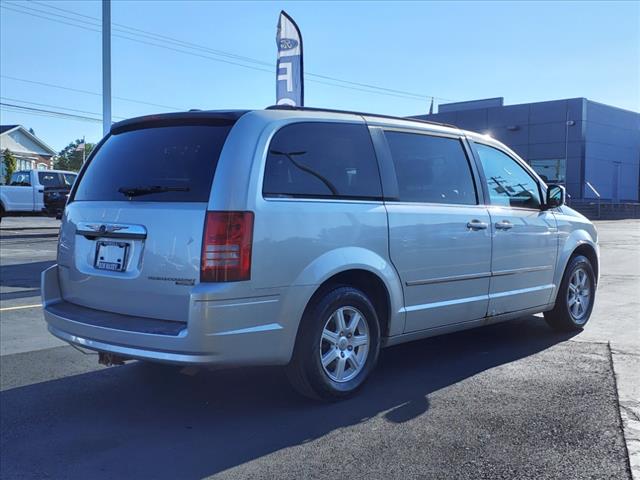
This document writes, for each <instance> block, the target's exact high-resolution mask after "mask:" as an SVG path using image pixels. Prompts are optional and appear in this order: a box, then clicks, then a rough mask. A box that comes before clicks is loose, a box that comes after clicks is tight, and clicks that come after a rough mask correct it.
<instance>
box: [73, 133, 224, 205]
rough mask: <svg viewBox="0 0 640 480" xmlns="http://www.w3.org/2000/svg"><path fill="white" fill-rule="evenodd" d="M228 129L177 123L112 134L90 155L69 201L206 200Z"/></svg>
mask: <svg viewBox="0 0 640 480" xmlns="http://www.w3.org/2000/svg"><path fill="white" fill-rule="evenodd" d="M230 129H231V126H230V125H224V126H211V125H206V126H205V125H179V126H165V127H154V128H144V129H139V130H130V131H126V132H122V133H118V134H115V135H111V136H109V138H108V139H107V140H106V141H105V142H104V144H103V145H102V146H101V147H100V149H99V150H98V151H97V152H96V154H95V155H94V156H93V157H92V158H91V161H90V163H89V165H88V166H87V169H86V171H85V172H84V174H83V175H82V177H81V178H80V180H79V184H78V187H77V191H76V192H75V195H74V198H73V200H75V201H89V200H91V201H105V200H106V201H122V200H124V201H132V202H135V201H142V202H206V201H208V200H209V192H210V189H211V183H212V181H213V174H214V173H215V169H216V166H217V163H218V157H219V156H220V152H221V150H222V146H223V145H224V142H225V140H226V138H227V134H228V133H229V130H230ZM123 192H124V193H123ZM141 193H143V194H141ZM128 194H131V195H128Z"/></svg>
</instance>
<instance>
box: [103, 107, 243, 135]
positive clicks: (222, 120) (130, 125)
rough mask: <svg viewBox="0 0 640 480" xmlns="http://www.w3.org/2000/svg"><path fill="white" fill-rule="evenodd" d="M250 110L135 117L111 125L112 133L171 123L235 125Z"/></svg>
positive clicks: (202, 111)
mask: <svg viewBox="0 0 640 480" xmlns="http://www.w3.org/2000/svg"><path fill="white" fill-rule="evenodd" d="M248 111H249V110H198V111H189V112H176V113H161V114H157V115H145V116H143V117H134V118H129V119H127V120H122V121H121V122H118V123H114V124H113V125H111V133H113V134H116V133H122V132H126V131H128V130H137V129H141V128H150V127H166V126H171V125H233V124H234V123H236V121H237V120H238V119H239V118H240V117H241V116H242V115H244V114H245V113H247V112H248Z"/></svg>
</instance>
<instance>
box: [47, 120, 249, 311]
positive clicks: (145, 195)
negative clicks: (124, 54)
mask: <svg viewBox="0 0 640 480" xmlns="http://www.w3.org/2000/svg"><path fill="white" fill-rule="evenodd" d="M241 114H242V112H189V113H184V114H167V115H157V116H152V117H142V118H139V119H133V120H128V121H124V122H121V123H119V124H116V125H114V127H113V128H112V130H111V133H110V134H109V135H108V136H107V137H106V138H105V139H104V140H103V142H101V144H100V145H99V146H98V148H97V150H96V152H95V153H93V154H92V155H91V157H90V158H89V160H88V163H87V165H86V166H85V168H84V169H83V170H82V172H81V174H80V176H79V178H78V180H77V182H76V184H75V186H74V189H73V191H72V192H71V197H70V200H69V204H68V205H67V209H66V214H65V217H64V220H63V223H62V227H61V233H60V241H59V249H58V264H59V266H60V268H59V275H60V287H61V290H62V296H63V298H64V300H65V301H67V302H70V303H74V304H77V305H81V306H84V307H89V308H94V309H98V310H104V311H109V312H114V313H121V314H126V315H135V316H142V317H150V318H158V319H164V320H173V321H187V317H188V313H189V300H190V297H189V295H190V292H191V289H192V288H193V285H195V284H197V283H198V282H199V274H200V255H201V244H202V235H203V225H204V221H205V214H206V210H207V205H208V201H209V196H210V190H211V184H212V181H213V176H214V174H215V170H216V166H217V164H218V159H219V157H220V154H221V152H222V149H223V146H224V143H225V140H226V138H227V135H228V134H229V132H230V130H231V128H232V127H233V125H234V124H235V122H236V120H237V119H238V118H239V117H240V115H241Z"/></svg>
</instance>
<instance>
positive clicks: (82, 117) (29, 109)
mask: <svg viewBox="0 0 640 480" xmlns="http://www.w3.org/2000/svg"><path fill="white" fill-rule="evenodd" d="M0 107H9V108H10V109H11V111H23V113H28V112H31V113H34V114H38V113H39V114H47V115H48V116H55V117H61V118H71V119H75V120H83V121H92V122H99V123H102V120H101V119H100V118H94V117H87V116H85V115H76V114H73V113H66V112H57V111H54V110H45V109H42V108H34V107H25V106H23V105H15V104H12V103H6V102H0ZM3 110H7V108H3Z"/></svg>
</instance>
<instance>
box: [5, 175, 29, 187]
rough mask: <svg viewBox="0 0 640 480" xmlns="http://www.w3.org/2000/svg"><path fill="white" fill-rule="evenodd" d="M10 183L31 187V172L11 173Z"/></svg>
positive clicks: (16, 185) (15, 185)
mask: <svg viewBox="0 0 640 480" xmlns="http://www.w3.org/2000/svg"><path fill="white" fill-rule="evenodd" d="M10 185H13V186H14V187H30V186H31V174H30V173H29V172H14V173H13V174H12V175H11V182H10Z"/></svg>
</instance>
